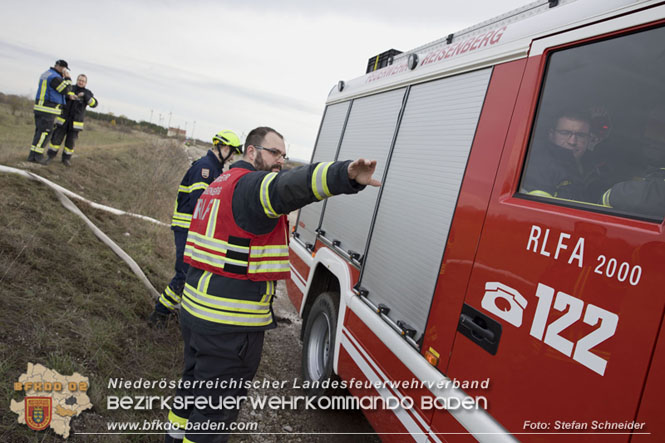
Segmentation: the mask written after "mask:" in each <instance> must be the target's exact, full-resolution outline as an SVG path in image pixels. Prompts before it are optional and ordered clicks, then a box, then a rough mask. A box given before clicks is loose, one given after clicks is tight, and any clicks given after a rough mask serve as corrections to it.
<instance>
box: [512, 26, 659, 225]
mask: <svg viewBox="0 0 665 443" xmlns="http://www.w3.org/2000/svg"><path fill="white" fill-rule="evenodd" d="M663 41H665V28H663V27H660V28H655V29H649V30H645V31H641V32H636V33H632V34H628V35H623V36H619V37H614V38H611V39H606V40H602V41H598V42H593V43H589V44H585V45H582V46H577V47H573V48H568V49H563V50H560V51H556V52H553V53H551V55H550V56H549V59H548V62H547V68H546V74H545V79H544V83H543V88H542V92H541V96H540V101H539V104H538V112H537V115H536V120H535V125H534V129H533V132H532V134H531V140H530V143H529V149H528V156H527V161H526V167H525V169H524V172H523V174H522V180H521V183H520V190H519V193H520V195H521V196H523V197H526V198H530V199H536V200H543V201H547V202H550V203H553V204H561V205H565V206H574V207H581V208H585V209H589V210H593V211H601V212H609V213H612V214H616V215H622V216H626V217H631V218H639V219H646V220H652V221H662V220H663V217H664V216H665V83H663V81H662V79H663V78H665V50H664V49H663V45H662V42H663Z"/></svg>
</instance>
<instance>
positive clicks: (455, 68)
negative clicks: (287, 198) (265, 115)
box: [287, 0, 665, 442]
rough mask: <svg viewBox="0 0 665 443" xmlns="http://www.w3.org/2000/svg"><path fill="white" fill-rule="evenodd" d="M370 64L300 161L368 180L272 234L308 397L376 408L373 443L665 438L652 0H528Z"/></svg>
mask: <svg viewBox="0 0 665 443" xmlns="http://www.w3.org/2000/svg"><path fill="white" fill-rule="evenodd" d="M377 61H378V58H377ZM382 64H386V66H384V67H382V68H380V69H376V70H372V66H378V63H374V64H373V65H372V63H370V64H369V65H370V72H368V73H367V74H366V75H363V76H362V77H359V78H356V79H354V80H350V81H346V82H344V81H340V82H339V84H338V85H337V86H336V87H334V88H333V90H332V91H331V92H330V94H329V97H328V100H327V103H326V108H325V112H324V115H323V118H322V121H321V126H320V129H319V133H318V136H317V141H316V146H315V149H314V153H313V156H312V162H319V161H332V160H336V159H349V158H358V157H364V158H371V159H376V160H377V161H378V166H377V173H376V175H375V176H378V177H381V180H382V183H383V185H382V186H381V187H380V188H374V189H366V190H365V191H363V192H361V193H359V194H357V195H354V196H347V197H344V198H338V199H330V200H327V201H322V202H319V203H315V204H313V205H310V206H307V207H305V208H303V209H302V210H301V211H300V212H299V214H298V220H297V224H296V226H295V229H294V232H293V238H292V241H291V243H290V249H291V251H290V254H291V280H289V281H288V282H287V287H288V291H289V297H290V299H291V300H292V302H293V303H294V305H295V306H296V308H297V309H298V310H299V312H300V315H301V316H302V318H303V331H302V338H303V373H304V379H305V381H309V382H312V386H311V389H310V392H311V393H314V394H317V393H318V394H320V393H321V392H323V391H324V388H326V387H328V386H329V385H330V384H329V383H328V382H325V381H326V380H330V379H332V380H336V383H337V384H338V385H340V386H342V387H346V388H348V389H349V391H350V392H351V393H352V394H353V395H354V397H355V398H358V399H363V400H366V401H369V400H368V399H374V400H376V399H383V400H384V401H385V402H384V403H381V404H380V406H377V404H373V405H372V407H366V408H363V410H364V412H365V415H366V416H367V417H368V419H369V421H370V423H371V424H372V425H373V427H374V428H375V430H376V431H377V432H378V433H379V434H380V435H381V438H382V439H383V440H384V441H406V440H407V439H413V440H415V441H435V442H439V441H473V440H474V439H476V440H479V441H492V442H495V441H515V440H523V441H552V440H553V439H555V438H562V439H565V441H581V440H584V441H599V442H605V441H642V440H643V441H665V419H664V418H663V413H662V409H661V407H659V406H658V402H659V401H660V400H659V398H661V397H663V395H665V381H663V378H664V377H663V376H662V375H663V374H665V331H664V330H663V329H662V328H661V325H662V321H663V312H664V307H665V306H664V305H665V296H664V293H663V290H664V288H665V271H664V266H665V234H664V233H663V229H664V227H663V218H664V216H665V175H664V173H665V81H664V79H665V3H664V2H662V1H646V0H644V1H642V0H604V1H596V0H577V1H574V0H570V1H567V0H559V1H556V0H549V1H548V0H540V1H537V2H534V3H531V4H529V5H527V6H525V7H523V8H520V9H519V10H515V11H511V12H509V13H507V14H504V15H502V16H500V17H497V18H496V19H493V20H489V21H487V22H484V23H480V24H479V25H477V26H473V27H471V28H468V29H465V30H462V31H461V32H458V33H454V34H450V35H447V36H446V37H444V38H442V39H440V40H437V41H434V42H432V43H430V44H427V45H424V46H421V47H418V48H415V49H413V50H411V51H408V52H405V53H399V54H398V53H396V52H395V51H393V52H392V53H391V54H390V57H389V58H388V59H387V61H386V63H382ZM658 374H661V375H658ZM336 377H339V378H336ZM387 400H392V403H391V402H389V401H387ZM395 402H397V403H398V404H397V406H396V407H395ZM367 404H369V403H367ZM659 411H661V412H659Z"/></svg>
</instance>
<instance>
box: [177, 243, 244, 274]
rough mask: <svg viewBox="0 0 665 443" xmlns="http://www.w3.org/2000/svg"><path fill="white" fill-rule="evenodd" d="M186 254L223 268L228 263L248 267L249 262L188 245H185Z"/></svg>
mask: <svg viewBox="0 0 665 443" xmlns="http://www.w3.org/2000/svg"><path fill="white" fill-rule="evenodd" d="M185 255H186V256H187V257H189V258H191V259H193V260H196V261H198V262H201V263H205V264H207V265H210V266H213V267H216V268H220V269H223V268H224V265H225V264H226V263H229V264H232V265H237V266H242V267H247V262H246V261H242V260H235V259H232V258H227V257H222V256H220V255H217V254H213V253H211V252H206V251H202V250H200V249H198V248H196V247H195V246H194V247H192V246H191V245H187V246H186V247H185Z"/></svg>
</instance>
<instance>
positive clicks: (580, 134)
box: [554, 129, 591, 140]
mask: <svg viewBox="0 0 665 443" xmlns="http://www.w3.org/2000/svg"><path fill="white" fill-rule="evenodd" d="M554 132H556V133H557V134H559V135H560V136H561V137H564V138H570V137H572V136H573V135H574V136H575V138H578V139H580V140H588V139H589V138H590V137H591V134H589V133H588V132H574V131H567V130H565V129H555V130H554Z"/></svg>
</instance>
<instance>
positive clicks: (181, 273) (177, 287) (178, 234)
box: [155, 229, 189, 314]
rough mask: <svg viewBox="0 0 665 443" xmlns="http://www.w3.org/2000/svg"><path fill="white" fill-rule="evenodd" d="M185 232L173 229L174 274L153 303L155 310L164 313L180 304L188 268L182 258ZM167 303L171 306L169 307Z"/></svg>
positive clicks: (185, 240)
mask: <svg viewBox="0 0 665 443" xmlns="http://www.w3.org/2000/svg"><path fill="white" fill-rule="evenodd" d="M187 232H188V231H186V230H184V229H173V240H174V241H175V275H174V276H173V278H172V279H171V282H170V283H169V284H168V286H167V287H166V289H164V291H163V292H162V294H161V295H160V296H159V299H158V300H157V303H156V304H155V310H156V311H158V312H162V313H164V314H167V313H169V312H171V309H174V308H175V307H176V306H178V305H179V304H180V298H181V296H182V289H183V288H184V287H185V279H186V278H187V270H189V265H188V264H187V263H185V260H184V257H185V245H186V244H187ZM169 305H170V306H172V307H173V308H171V307H169Z"/></svg>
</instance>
